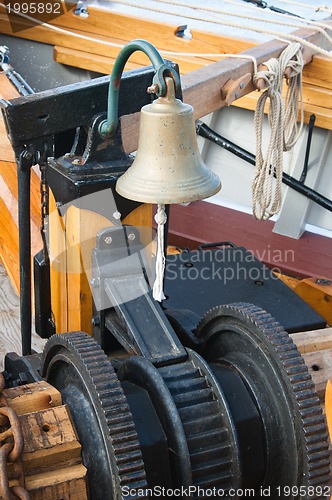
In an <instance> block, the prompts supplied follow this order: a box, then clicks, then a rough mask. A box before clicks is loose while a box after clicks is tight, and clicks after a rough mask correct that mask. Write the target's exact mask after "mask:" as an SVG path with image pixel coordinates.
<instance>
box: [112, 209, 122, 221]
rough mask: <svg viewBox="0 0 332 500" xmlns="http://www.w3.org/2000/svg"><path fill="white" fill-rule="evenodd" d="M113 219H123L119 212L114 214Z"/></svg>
mask: <svg viewBox="0 0 332 500" xmlns="http://www.w3.org/2000/svg"><path fill="white" fill-rule="evenodd" d="M113 218H114V219H116V220H119V219H121V214H120V212H119V211H118V210H116V211H115V212H114V213H113Z"/></svg>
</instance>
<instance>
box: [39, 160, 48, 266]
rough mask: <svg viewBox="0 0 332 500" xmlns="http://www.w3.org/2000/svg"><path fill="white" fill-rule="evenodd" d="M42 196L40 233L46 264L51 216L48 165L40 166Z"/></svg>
mask: <svg viewBox="0 0 332 500" xmlns="http://www.w3.org/2000/svg"><path fill="white" fill-rule="evenodd" d="M40 195H41V206H40V210H41V224H40V233H41V237H42V240H43V256H44V263H45V264H46V263H47V262H48V251H47V240H46V226H47V217H48V214H49V205H48V184H47V179H46V165H40Z"/></svg>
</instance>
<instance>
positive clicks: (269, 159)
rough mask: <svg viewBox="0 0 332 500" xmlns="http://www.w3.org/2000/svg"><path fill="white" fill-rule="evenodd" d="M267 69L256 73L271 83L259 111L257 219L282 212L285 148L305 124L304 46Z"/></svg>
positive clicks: (255, 183) (285, 53)
mask: <svg viewBox="0 0 332 500" xmlns="http://www.w3.org/2000/svg"><path fill="white" fill-rule="evenodd" d="M264 65H265V66H266V67H267V70H264V71H259V72H258V73H256V75H255V76H254V83H256V84H257V82H258V80H259V79H261V78H262V79H263V80H264V81H265V83H266V85H267V86H268V88H267V90H265V91H264V92H263V94H261V96H260V98H259V99H258V102H257V107H256V111H255V118H254V123H255V131H256V170H255V175H254V179H253V182H252V200H253V215H254V217H255V219H259V220H268V219H270V218H271V217H272V216H273V215H275V214H277V213H278V212H279V211H280V208H281V204H282V192H281V185H282V173H283V151H289V150H290V149H291V148H292V147H293V146H294V144H295V142H296V141H297V139H298V137H299V135H300V133H301V130H302V126H303V102H302V68H303V58H302V52H301V45H300V44H299V43H295V44H291V45H289V46H288V47H286V49H285V50H284V51H283V52H282V54H281V55H280V58H279V60H278V59H275V58H273V59H270V60H269V61H267V62H266V63H264ZM287 67H290V68H291V74H290V77H289V79H288V81H287V84H288V89H287V94H286V99H285V103H283V100H282V95H281V92H282V83H283V75H284V73H285V70H286V68H287ZM299 96H300V100H301V122H300V126H298V124H297V116H298V101H299ZM267 99H269V109H268V121H269V126H270V140H269V144H268V147H267V150H266V153H265V158H264V156H263V151H262V128H263V118H264V107H265V104H266V102H267Z"/></svg>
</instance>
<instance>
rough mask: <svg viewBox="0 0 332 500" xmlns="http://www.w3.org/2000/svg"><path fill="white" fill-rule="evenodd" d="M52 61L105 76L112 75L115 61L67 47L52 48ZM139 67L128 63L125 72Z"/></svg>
mask: <svg viewBox="0 0 332 500" xmlns="http://www.w3.org/2000/svg"><path fill="white" fill-rule="evenodd" d="M54 60H55V61H56V62H58V63H61V64H66V65H67V66H74V67H76V68H81V69H86V70H89V71H96V72H98V73H104V74H105V75H107V74H110V73H112V69H113V65H114V62H115V59H114V58H112V57H106V56H101V55H99V54H91V53H90V52H84V51H82V50H77V49H71V48H69V47H61V46H60V45H56V46H55V47H54ZM140 67H141V65H140V64H137V63H134V62H131V61H128V62H127V64H126V66H125V68H124V69H125V71H127V70H130V69H136V68H140Z"/></svg>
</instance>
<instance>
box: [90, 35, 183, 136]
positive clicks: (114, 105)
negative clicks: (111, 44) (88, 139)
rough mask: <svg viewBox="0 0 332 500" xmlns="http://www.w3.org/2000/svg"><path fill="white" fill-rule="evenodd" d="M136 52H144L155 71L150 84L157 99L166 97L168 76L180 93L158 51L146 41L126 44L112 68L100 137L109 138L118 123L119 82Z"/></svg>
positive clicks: (174, 75) (175, 78)
mask: <svg viewBox="0 0 332 500" xmlns="http://www.w3.org/2000/svg"><path fill="white" fill-rule="evenodd" d="M136 50H140V51H142V52H144V54H146V55H147V56H148V58H149V59H150V61H151V62H152V65H153V67H154V70H155V75H154V77H153V80H152V84H153V85H154V86H155V90H154V93H155V94H156V95H157V96H158V97H164V96H165V95H166V90H167V89H166V82H165V77H166V76H170V77H171V78H173V81H174V87H175V92H176V93H177V92H179V91H181V82H180V77H179V75H178V73H177V72H176V71H175V70H174V69H173V68H171V67H170V66H167V64H165V62H164V60H163V58H162V57H161V55H160V54H159V52H158V50H157V49H156V48H155V47H154V46H153V45H152V44H151V43H150V42H147V41H146V40H132V41H131V42H129V43H127V45H125V46H124V47H123V48H122V49H121V52H120V53H119V55H118V57H117V58H116V61H115V63H114V66H113V70H112V74H111V80H110V85H109V89H108V105H107V119H106V120H104V121H102V122H101V123H100V125H99V133H100V135H101V137H103V138H106V137H111V136H112V135H113V134H114V133H115V131H116V129H117V127H118V123H119V117H118V108H119V91H120V82H121V76H122V72H123V69H124V67H125V65H126V62H127V61H128V59H129V57H130V56H131V54H132V53H133V52H136Z"/></svg>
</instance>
